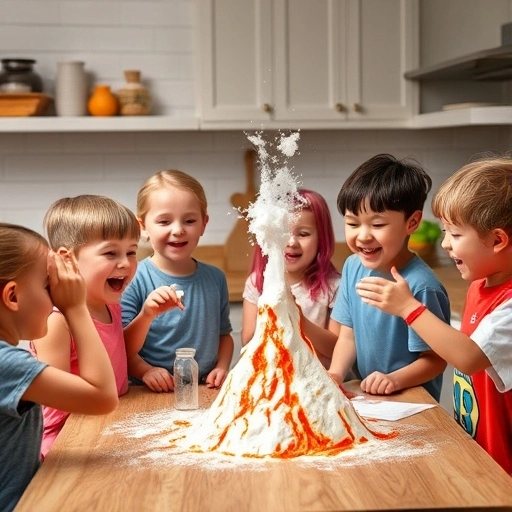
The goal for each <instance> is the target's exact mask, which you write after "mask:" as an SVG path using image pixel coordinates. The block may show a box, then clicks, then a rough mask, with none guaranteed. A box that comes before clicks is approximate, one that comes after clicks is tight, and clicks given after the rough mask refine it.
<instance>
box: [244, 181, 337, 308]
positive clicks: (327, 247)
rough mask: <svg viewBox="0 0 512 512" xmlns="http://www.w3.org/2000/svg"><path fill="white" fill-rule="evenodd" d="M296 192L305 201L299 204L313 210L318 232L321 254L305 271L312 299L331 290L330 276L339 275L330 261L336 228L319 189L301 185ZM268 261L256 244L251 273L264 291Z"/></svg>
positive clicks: (319, 253)
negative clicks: (310, 188) (264, 276)
mask: <svg viewBox="0 0 512 512" xmlns="http://www.w3.org/2000/svg"><path fill="white" fill-rule="evenodd" d="M297 193H298V195H299V196H300V197H301V198H302V199H303V200H304V201H303V202H298V204H299V205H300V206H299V207H300V208H301V209H305V210H310V211H311V212H313V215H314V217H315V222H316V228H317V231H318V253H317V255H316V258H315V259H314V261H313V262H312V263H311V265H310V266H309V268H307V269H306V272H305V274H304V284H305V286H306V288H308V290H309V291H310V292H309V294H310V297H311V299H312V300H315V299H316V298H317V297H318V294H319V293H320V292H321V291H322V290H324V291H328V290H329V278H331V277H332V276H334V275H338V274H339V273H338V271H337V270H336V268H335V267H334V265H333V263H332V261H331V258H332V257H333V255H334V249H335V237H334V228H333V225H332V217H331V212H330V211H329V206H328V205H327V203H326V201H325V199H324V198H323V197H322V196H321V195H320V194H319V193H318V192H315V191H313V190H308V189H305V188H299V189H298V190H297ZM267 261H268V258H267V256H266V255H264V254H263V253H262V252H261V248H260V247H259V245H256V246H255V248H254V253H253V258H252V264H251V270H250V273H251V275H253V274H254V278H255V282H254V284H255V286H256V289H257V290H258V291H259V293H261V292H262V291H263V273H264V270H265V267H266V266H267Z"/></svg>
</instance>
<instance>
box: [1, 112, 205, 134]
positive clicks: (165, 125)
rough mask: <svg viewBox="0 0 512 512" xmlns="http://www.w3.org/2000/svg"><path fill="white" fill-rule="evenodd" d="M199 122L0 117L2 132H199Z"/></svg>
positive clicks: (143, 118)
mask: <svg viewBox="0 0 512 512" xmlns="http://www.w3.org/2000/svg"><path fill="white" fill-rule="evenodd" d="M198 129H199V120H198V119H196V118H176V117H170V116H113V117H92V116H84V117H57V116H44V117H43V116H40V117H39V116H31V117H1V118H0V132H11V133H15V132H26V133H36V132H110V131H114V132H128V131H132V132H133V131H145V132H146V131H173V130H198Z"/></svg>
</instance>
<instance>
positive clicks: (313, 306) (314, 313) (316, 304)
mask: <svg viewBox="0 0 512 512" xmlns="http://www.w3.org/2000/svg"><path fill="white" fill-rule="evenodd" d="M340 279H341V276H335V277H333V278H331V279H330V280H329V291H328V292H320V293H319V294H318V296H317V298H316V300H315V301H312V300H311V297H310V294H309V289H308V288H306V287H305V285H304V283H303V282H302V281H301V282H300V283H296V284H294V285H292V286H290V290H291V292H292V294H293V296H294V297H295V301H296V302H297V304H298V305H299V306H300V307H301V309H302V313H303V314H304V316H305V317H306V318H307V319H308V320H309V321H310V322H313V323H314V324H316V325H319V326H320V327H324V328H327V324H328V323H329V318H330V312H331V309H332V307H333V305H334V301H335V299H336V294H337V293H338V287H339V285H340ZM242 296H243V298H244V299H245V300H247V301H248V302H250V303H251V304H255V305H257V304H258V299H259V297H260V293H259V292H258V290H257V289H256V286H255V285H254V283H253V280H252V275H251V276H249V277H248V278H247V280H246V282H245V287H244V293H243V295H242Z"/></svg>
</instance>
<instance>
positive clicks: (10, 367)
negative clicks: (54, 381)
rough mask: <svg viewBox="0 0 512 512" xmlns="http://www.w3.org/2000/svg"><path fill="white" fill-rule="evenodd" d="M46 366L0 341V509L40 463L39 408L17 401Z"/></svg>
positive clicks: (4, 511) (10, 501) (14, 500)
mask: <svg viewBox="0 0 512 512" xmlns="http://www.w3.org/2000/svg"><path fill="white" fill-rule="evenodd" d="M46 366H47V364H46V363H42V362H40V361H38V360H37V359H35V358H34V357H32V355H30V354H29V353H28V352H27V351H26V350H23V349H22V348H19V347H14V346H12V345H9V344H8V343H6V342H4V341H1V340H0V446H1V447H2V450H1V452H0V510H1V511H2V512H7V511H11V510H13V509H14V507H15V506H16V503H17V502H18V500H19V499H20V497H21V495H22V494H23V491H24V490H25V488H26V487H27V485H28V484H29V483H30V480H31V479H32V477H33V476H34V474H35V472H36V471H37V469H38V467H39V463H40V451H41V439H42V436H43V417H42V414H41V406H40V405H39V404H34V403H33V402H25V401H23V400H21V397H22V395H23V394H24V393H25V391H26V390H27V388H28V387H29V386H30V384H31V383H32V381H33V380H34V379H35V378H36V377H37V376H38V375H39V374H40V373H41V372H42V371H43V370H44V369H45V368H46Z"/></svg>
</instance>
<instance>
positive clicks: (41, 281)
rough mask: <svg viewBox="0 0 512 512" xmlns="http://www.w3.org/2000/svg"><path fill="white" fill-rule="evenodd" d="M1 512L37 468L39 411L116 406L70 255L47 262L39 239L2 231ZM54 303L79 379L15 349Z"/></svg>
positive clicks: (40, 327)
mask: <svg viewBox="0 0 512 512" xmlns="http://www.w3.org/2000/svg"><path fill="white" fill-rule="evenodd" d="M0 290H1V292H0V443H1V445H2V450H1V452H0V453H1V455H0V481H1V482H2V484H1V485H0V510H2V511H4V512H5V511H11V510H13V509H14V507H15V506H16V503H17V502H18V500H19V499H20V497H21V495H22V494H23V491H24V490H25V488H26V487H27V485H28V484H29V482H30V480H31V479H32V477H33V475H34V473H35V472H36V470H37V468H38V466H39V463H40V449H41V437H42V431H43V419H42V416H41V406H40V405H39V404H45V405H47V406H50V407H56V408H58V409H62V410H66V411H69V412H74V413H79V414H106V413H109V412H111V411H113V410H114V409H115V408H116V406H117V403H118V398H117V393H116V386H115V380H114V374H113V372H112V366H111V365H110V362H109V360H108V356H107V354H106V352H105V348H104V347H103V345H102V343H101V339H100V337H99V336H98V333H97V332H96V329H95V328H94V324H93V323H92V320H91V317H90V315H89V312H88V311H87V308H86V305H85V284H84V282H83V279H82V278H81V276H80V274H79V272H78V269H77V264H76V261H75V260H74V257H73V255H72V253H69V252H67V251H66V250H64V249H61V250H59V253H51V254H50V255H48V242H47V241H46V240H45V239H44V238H43V237H42V236H41V235H39V234H38V233H35V232H34V231H32V230H30V229H27V228H24V227H22V226H16V225H13V224H5V223H1V224H0ZM53 304H55V306H57V307H58V308H59V310H60V311H62V314H63V315H64V317H65V318H66V320H67V323H68V326H69V329H70V330H71V332H72V333H73V336H74V338H75V341H76V347H77V351H78V353H79V354H80V376H77V375H72V374H70V373H67V372H63V371H61V370H58V369H56V368H52V367H51V366H49V365H48V364H46V363H43V362H41V361H37V360H36V359H34V358H33V357H32V356H31V355H30V354H29V353H28V352H27V351H26V350H23V349H22V348H19V347H17V345H18V343H19V341H20V340H22V339H31V338H40V337H42V336H45V334H46V330H47V318H48V315H50V313H51V312H52V308H53Z"/></svg>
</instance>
